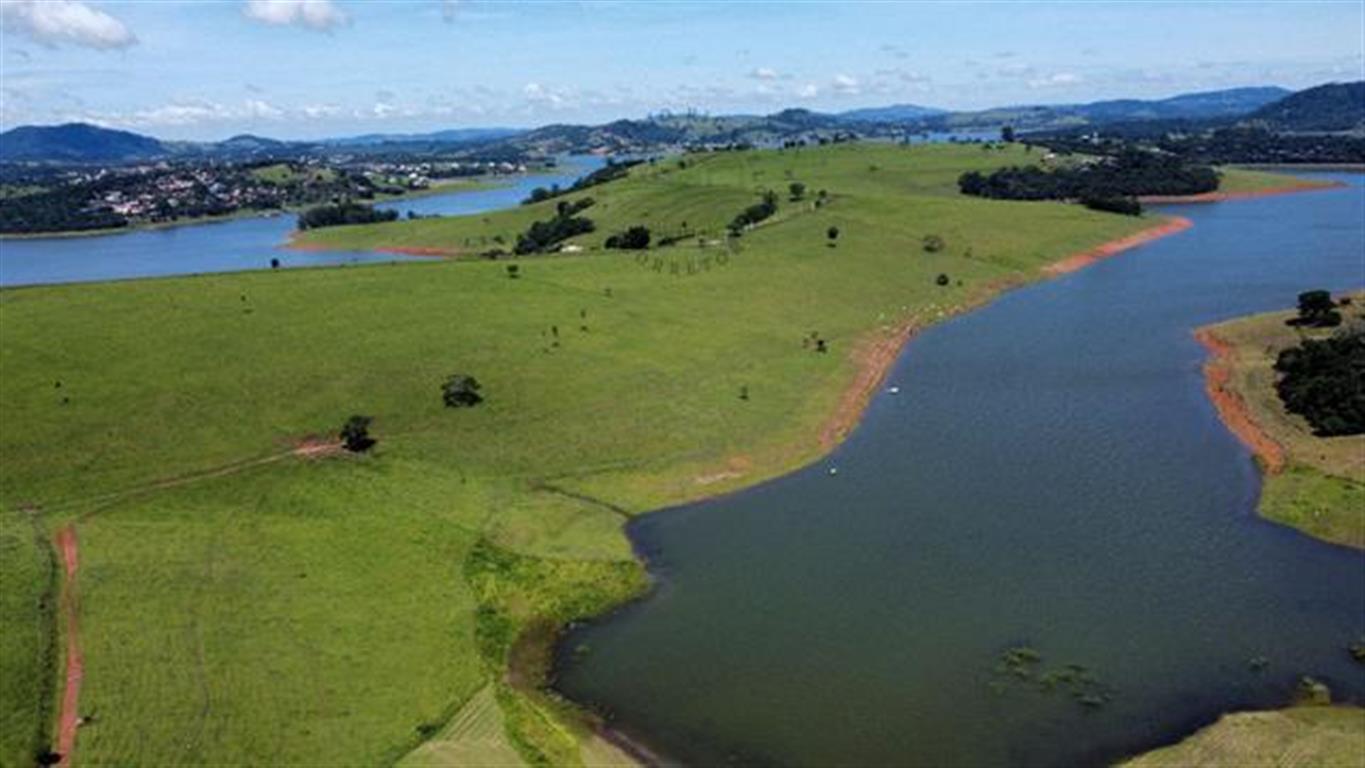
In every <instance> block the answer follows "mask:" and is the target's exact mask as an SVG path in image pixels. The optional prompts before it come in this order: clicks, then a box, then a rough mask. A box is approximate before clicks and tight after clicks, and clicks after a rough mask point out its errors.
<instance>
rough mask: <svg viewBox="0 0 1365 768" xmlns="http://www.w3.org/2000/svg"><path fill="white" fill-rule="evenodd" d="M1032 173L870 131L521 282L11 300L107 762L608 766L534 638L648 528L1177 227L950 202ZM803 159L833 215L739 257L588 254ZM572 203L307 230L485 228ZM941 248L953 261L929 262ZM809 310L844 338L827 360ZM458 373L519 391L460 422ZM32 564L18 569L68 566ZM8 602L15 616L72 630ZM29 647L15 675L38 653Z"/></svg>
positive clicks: (405, 237) (451, 232) (6, 384)
mask: <svg viewBox="0 0 1365 768" xmlns="http://www.w3.org/2000/svg"><path fill="white" fill-rule="evenodd" d="M1028 159H1029V158H1028V156H1027V155H1025V153H1024V152H1023V151H1022V150H1021V149H1018V148H1010V149H1008V150H1006V151H1003V152H1001V151H989V152H986V151H982V150H981V149H979V148H976V147H950V146H939V147H914V148H903V147H895V146H879V145H861V146H860V145H841V146H833V147H826V148H819V149H814V148H812V149H806V150H802V151H800V152H792V151H788V152H776V151H767V152H746V153H721V154H716V155H708V156H703V157H689V158H687V167H686V168H679V167H678V166H677V163H676V161H675V160H669V161H660V162H659V163H658V164H656V165H654V166H643V167H641V168H639V169H637V171H636V172H634V173H632V175H631V176H630V177H629V178H628V179H625V180H622V181H619V182H613V183H612V184H609V185H604V186H602V187H597V188H594V189H592V190H591V191H589V192H588V193H587V194H591V195H592V196H593V197H594V198H596V199H597V200H598V204H597V206H596V207H594V208H592V209H590V210H589V212H588V213H589V215H590V216H592V217H594V218H595V219H598V224H599V230H598V231H597V232H595V233H593V234H591V235H588V236H585V238H583V241H584V243H585V244H586V245H588V246H589V247H590V250H589V251H587V252H586V253H584V254H582V255H579V256H575V257H546V258H537V259H529V258H528V259H522V260H521V261H520V263H521V273H522V276H521V277H520V278H519V279H515V280H514V279H509V278H508V276H507V273H506V271H505V268H504V267H505V265H504V264H499V263H495V262H488V261H482V260H473V261H460V260H450V261H429V262H408V263H403V264H395V265H374V266H365V267H344V268H327V269H311V270H285V271H277V272H254V273H238V274H226V275H216V276H205V277H189V278H171V279H160V280H144V281H133V282H121V283H109V284H97V285H79V286H64V287H41V288H23V289H14V290H5V291H0V328H2V329H3V332H0V370H3V371H4V376H3V377H0V423H3V424H5V429H3V430H0V463H3V466H4V468H5V471H4V472H3V473H0V504H3V505H5V508H6V509H13V510H17V509H19V508H20V507H21V506H25V507H26V505H34V506H35V507H36V508H37V509H39V510H40V513H41V516H40V518H39V524H40V526H45V529H46V532H47V533H48V534H50V532H51V531H52V530H55V527H56V525H57V524H60V523H65V522H69V521H75V522H76V524H77V527H78V530H79V535H80V542H81V549H82V552H81V556H82V561H83V564H82V570H81V576H80V579H81V585H80V590H81V606H82V625H81V626H82V639H83V645H84V649H85V660H86V678H85V682H84V687H83V689H82V702H81V710H82V714H84V715H92V716H93V718H94V719H93V722H91V723H90V724H88V725H86V726H85V727H83V728H82V729H81V731H80V735H79V738H78V741H77V755H76V759H77V761H78V762H89V763H119V764H148V763H166V762H176V763H186V764H188V763H261V762H274V763H284V762H309V763H318V764H336V763H374V762H385V761H391V760H396V759H398V758H399V757H401V756H403V755H405V754H407V753H409V752H411V751H412V750H413V749H415V748H417V747H418V746H419V744H422V743H423V742H424V741H427V740H430V742H429V746H428V747H424V748H423V751H421V752H418V753H416V754H413V755H412V757H413V759H414V760H428V759H429V760H437V761H441V760H442V758H441V757H440V755H442V754H446V755H468V754H487V755H489V756H493V755H498V756H502V757H505V756H506V755H507V754H508V750H513V751H515V753H516V754H517V755H519V756H520V757H521V758H522V759H524V760H530V761H543V760H548V761H550V762H556V763H558V762H568V763H575V762H579V761H588V762H596V761H599V760H606V761H608V762H610V761H611V760H612V759H614V755H613V752H612V751H611V750H610V749H608V748H606V747H604V746H603V745H602V744H601V743H600V742H593V741H591V740H590V739H589V737H588V735H587V733H586V731H585V730H584V729H583V728H582V726H581V725H575V724H574V723H573V722H572V720H571V719H569V718H566V717H564V716H563V715H564V709H563V704H562V703H561V702H557V701H554V700H552V699H551V698H550V697H547V696H544V695H541V694H540V693H539V692H538V691H537V690H536V686H535V680H534V674H531V675H530V676H529V677H526V676H524V675H523V676H522V677H520V678H519V677H518V674H516V673H517V671H518V670H523V671H524V670H527V669H529V670H531V671H532V673H534V670H535V669H537V666H536V664H537V659H542V660H543V656H542V655H538V653H539V652H538V651H537V646H536V645H535V643H534V642H533V643H531V645H529V646H527V645H523V644H522V642H523V641H522V640H521V638H524V637H528V638H530V640H531V641H534V640H536V638H538V637H539V638H541V639H542V641H543V639H544V638H545V636H546V634H547V631H546V627H548V626H550V625H552V624H554V623H556V622H560V621H563V620H565V619H567V618H570V617H572V616H574V615H577V614H579V613H582V612H591V611H594V610H598V609H600V608H601V607H602V606H603V605H606V604H609V603H611V602H613V601H616V600H619V599H621V598H623V597H624V596H627V595H630V594H633V593H634V592H635V591H637V590H638V589H639V588H640V587H641V584H642V582H641V572H640V570H639V567H638V565H637V564H635V562H634V560H633V559H632V557H631V553H630V550H629V547H628V544H627V542H626V540H625V538H624V537H623V536H622V535H621V533H620V525H621V522H622V520H623V518H624V517H625V516H627V515H632V514H636V513H640V512H644V511H647V510H649V509H653V508H657V507H659V506H660V505H663V504H671V503H678V502H682V501H686V500H689V499H695V498H698V497H700V496H703V495H707V494H711V493H716V492H719V491H725V490H730V489H733V488H736V487H739V486H743V485H749V484H752V483H754V482H757V481H759V480H762V479H764V478H768V477H772V476H774V475H777V474H780V473H783V472H786V471H788V470H790V469H793V468H795V467H797V466H799V465H801V464H803V463H805V462H808V461H810V460H812V459H814V458H815V457H817V456H818V455H819V454H820V453H821V451H822V450H823V449H822V447H821V445H820V441H819V439H818V436H819V434H820V432H821V429H822V426H823V425H824V424H825V423H826V421H827V419H828V418H829V416H830V414H831V413H832V412H833V411H834V410H835V408H836V405H837V403H838V402H839V401H840V398H841V395H842V393H843V391H844V389H845V388H846V387H847V386H848V384H849V382H850V381H851V380H852V379H853V376H854V373H855V371H856V367H857V366H856V360H855V358H854V355H853V353H854V351H855V349H857V348H858V347H859V345H860V344H861V343H863V342H864V341H866V340H867V339H869V338H872V337H876V336H878V335H879V334H881V333H884V332H885V331H887V330H889V329H890V328H892V327H893V326H896V325H899V324H901V323H904V322H910V321H914V322H919V323H929V322H932V321H934V320H935V319H937V318H939V317H941V316H942V315H943V314H944V313H945V312H947V311H950V310H952V309H953V308H955V307H959V306H962V305H964V304H965V303H968V302H971V301H975V300H979V299H981V298H982V297H984V296H986V295H988V294H989V293H991V292H992V291H994V290H997V289H998V288H999V287H1000V286H1003V285H1008V284H1014V283H1019V282H1023V281H1027V280H1032V279H1036V278H1037V277H1038V276H1039V274H1040V273H1039V268H1040V267H1041V266H1042V265H1044V264H1046V263H1049V262H1051V261H1054V260H1056V259H1059V258H1061V257H1063V256H1066V255H1068V254H1070V253H1073V252H1075V251H1079V250H1083V249H1086V248H1089V247H1091V246H1094V245H1096V244H1098V243H1100V242H1102V241H1105V240H1108V239H1112V238H1115V237H1121V236H1124V235H1128V234H1131V233H1133V232H1134V231H1136V230H1138V229H1141V228H1143V227H1146V226H1150V225H1151V224H1152V223H1153V222H1152V221H1151V220H1149V219H1133V218H1128V217H1121V216H1114V215H1107V214H1100V213H1095V212H1091V211H1086V210H1084V209H1082V208H1080V207H1079V206H1067V205H1060V204H1052V203H1009V202H993V201H986V200H976V199H965V198H962V197H959V196H957V195H956V193H955V191H954V190H955V188H954V183H955V179H956V177H957V175H958V174H959V173H960V172H962V171H963V170H968V169H972V168H990V167H994V166H996V165H1001V164H1009V163H1017V162H1023V161H1026V160H1028ZM789 181H801V182H803V183H805V184H806V185H807V188H808V190H809V194H812V195H813V194H815V192H816V191H817V190H819V189H822V188H823V189H827V190H828V191H829V193H830V195H831V198H832V202H831V203H830V204H829V205H828V206H826V207H824V208H820V209H818V210H817V209H813V208H812V207H810V206H809V205H808V204H805V203H791V202H787V201H786V200H785V194H783V202H782V203H781V204H780V205H779V212H778V215H777V216H776V217H775V221H774V222H773V223H771V224H765V225H763V226H760V227H758V228H756V229H754V230H753V231H751V232H749V233H747V234H745V236H744V237H743V238H741V239H740V241H739V245H738V248H737V249H736V250H735V251H733V252H731V251H730V250H729V249H723V248H714V247H699V246H697V245H696V244H695V242H693V243H690V244H687V245H682V244H680V245H679V246H677V247H671V248H662V249H653V250H651V251H650V252H648V254H647V255H648V257H649V259H647V260H646V261H645V262H643V263H642V262H641V261H639V260H637V258H636V255H634V254H629V253H614V252H602V251H597V250H592V249H591V247H592V246H595V244H596V243H598V242H600V239H601V238H604V237H605V236H606V235H607V234H609V233H610V232H612V231H614V230H616V229H619V228H624V227H625V226H627V225H629V224H634V223H641V222H642V221H647V222H649V223H650V226H651V227H657V230H656V231H665V230H666V228H667V226H669V222H673V221H675V220H676V221H677V222H678V223H679V225H680V222H681V221H682V220H683V218H684V217H685V218H686V220H687V222H688V225H689V228H693V229H699V230H704V231H719V228H722V227H723V225H724V224H725V223H726V222H728V221H729V220H730V218H731V217H732V216H733V215H734V213H735V212H736V211H737V210H738V209H739V208H741V207H743V206H744V205H748V204H749V203H751V202H753V201H754V200H756V199H757V196H758V194H759V193H760V191H761V190H762V189H764V188H767V187H773V188H775V189H778V191H779V192H780V193H785V188H786V184H787V183H789ZM674 199H676V201H677V205H676V206H674V205H673V203H672V202H671V201H673V200H674ZM552 205H553V204H552V203H551V204H549V205H545V204H541V205H538V206H526V207H523V208H520V209H517V210H513V211H509V212H500V213H491V214H488V215H487V216H482V217H478V216H476V217H467V218H458V219H456V218H446V219H426V220H418V221H413V222H403V223H396V224H388V225H374V226H370V225H367V226H358V227H346V228H337V229H332V230H320V231H317V232H311V233H309V236H308V239H309V241H310V242H315V243H325V244H330V245H339V246H345V247H369V246H378V245H413V246H416V245H421V246H423V247H441V248H447V247H455V248H463V242H464V239H465V238H475V239H476V238H478V237H491V235H492V234H495V233H506V234H508V235H511V236H514V235H515V233H516V232H517V231H520V230H521V229H524V226H525V224H526V223H528V222H529V221H530V220H532V219H534V218H538V217H539V218H544V217H546V216H548V215H549V211H550V210H551V208H550V206H552ZM646 214H648V216H649V218H648V219H646V218H645V217H646ZM659 222H664V223H659ZM830 225H836V226H838V227H840V229H841V231H842V233H843V234H842V236H841V237H840V238H839V240H838V242H837V245H836V246H835V247H829V246H828V245H827V244H826V238H825V230H826V228H827V227H828V226H830ZM927 234H937V235H940V236H942V237H943V238H944V239H945V240H946V242H947V247H946V248H945V249H944V250H943V251H940V252H937V253H932V254H931V253H925V252H924V251H923V248H922V246H921V240H922V238H923V237H924V236H925V235H927ZM722 257H723V258H722ZM708 259H709V260H708ZM656 264H657V268H656ZM675 265H676V268H675ZM675 271H676V274H675ZM940 273H943V274H947V275H949V276H950V284H949V285H948V286H946V287H940V286H938V285H936V282H935V278H936V277H937V275H939V274H940ZM552 329H557V332H558V335H557V336H556V335H555V330H552ZM812 331H816V332H818V333H819V334H820V336H821V337H822V338H824V339H826V340H827V341H828V343H829V347H830V352H829V353H828V354H818V353H816V352H814V351H813V350H811V349H808V348H805V347H803V345H802V339H803V338H804V337H806V336H807V335H808V334H809V333H811V332H812ZM454 372H462V373H470V374H473V375H475V376H477V377H478V379H479V380H480V381H481V382H482V383H483V385H484V390H485V393H486V395H487V398H488V399H487V401H486V402H485V403H484V404H483V405H481V406H479V407H477V408H472V409H460V410H452V409H446V408H443V407H442V406H441V402H440V397H439V386H440V383H441V381H442V379H443V378H444V377H445V376H447V375H448V374H451V373H454ZM58 382H60V387H59V386H57V383H58ZM746 386H747V387H748V391H749V399H747V400H743V399H741V398H740V397H739V391H740V389H741V387H746ZM352 413H363V414H367V415H370V416H373V417H374V424H373V428H372V430H373V433H374V436H375V437H377V438H378V440H379V444H378V445H377V446H376V448H375V450H374V451H373V453H372V455H368V456H364V457H350V456H345V457H329V458H323V459H300V458H296V457H292V456H289V455H288V452H289V449H290V447H291V446H292V445H293V444H295V443H296V442H297V441H298V440H301V439H303V438H305V437H307V436H310V435H329V434H333V433H334V431H335V430H336V429H337V428H338V427H339V425H340V424H341V422H342V421H343V420H344V419H345V418H346V417H347V416H349V415H351V414H352ZM16 520H17V518H16ZM26 524H27V523H26ZM6 525H7V526H9V525H10V524H9V523H6ZM15 525H16V526H17V525H18V523H17V522H16V523H15ZM9 530H10V528H9V527H7V528H6V529H5V531H6V535H7V536H8V531H9ZM15 530H18V528H15ZM21 538H22V537H19V538H16V539H15V540H16V541H18V540H20V539H21ZM6 540H7V541H8V539H6ZM26 541H29V542H30V543H29V546H30V547H31V548H32V549H30V550H29V555H28V556H29V557H31V558H34V562H35V563H38V564H39V565H41V558H42V557H46V556H47V555H45V554H43V553H42V552H41V550H40V549H37V548H33V547H35V546H36V545H35V544H34V543H33V539H32V536H31V535H30V537H29V539H27V540H26ZM490 552H493V553H497V556H496V557H495V558H494V560H493V561H494V565H495V566H496V567H475V566H488V564H489V561H488V553H490ZM480 553H482V554H480ZM3 567H4V568H5V569H7V570H6V572H5V574H6V576H7V578H6V583H7V585H8V583H9V581H10V580H9V578H8V576H9V574H10V569H13V571H14V572H15V573H21V574H28V575H23V576H21V578H24V579H28V581H25V582H22V583H28V584H37V581H35V580H34V579H36V578H37V577H36V576H34V575H33V574H35V573H38V572H39V571H40V570H41V569H39V568H38V567H37V566H24V565H23V564H22V561H20V562H16V563H10V562H6V563H5V564H4V565H3ZM25 568H27V570H24V569H25ZM0 605H3V609H4V611H5V614H6V615H5V617H4V618H5V621H6V626H9V624H10V623H11V622H20V623H28V624H31V625H35V626H43V625H44V623H45V621H46V620H45V619H44V618H43V616H41V615H40V614H39V613H38V612H37V610H36V605H37V604H36V603H34V602H32V601H20V600H15V601H12V602H11V601H8V599H7V601H6V602H4V603H3V604H0ZM25 606H28V607H29V609H28V610H25ZM490 620H492V621H494V625H496V627H497V628H498V632H497V633H495V638H496V640H497V642H488V639H489V637H490V635H489V634H488V629H489V626H490V624H489V621H490ZM49 626H50V625H49ZM540 647H541V648H542V649H543V642H542V644H541V646H540ZM0 649H2V650H3V654H4V655H3V657H2V658H0V664H3V665H4V668H5V669H10V668H19V667H21V666H23V665H25V664H28V663H29V662H28V661H27V660H28V659H30V658H32V657H33V651H32V649H31V644H30V645H23V644H22V643H20V642H17V641H16V642H11V641H10V638H9V637H8V636H7V637H6V640H5V642H4V644H3V645H0ZM507 668H510V669H511V670H512V672H513V673H514V674H512V675H511V677H509V676H508V675H507V673H506V669H507ZM47 684H48V685H52V683H50V682H49V683H47ZM6 685H7V686H8V685H9V682H8V680H7V682H6ZM25 685H28V684H25ZM34 685H36V683H35V684H34ZM5 690H6V700H5V708H4V710H3V712H4V717H5V718H6V725H7V728H6V738H7V739H8V738H9V730H10V729H9V728H8V726H9V724H10V722H14V723H16V727H18V728H20V729H21V730H22V729H23V727H24V724H25V722H26V723H27V728H28V729H29V732H33V733H36V732H38V731H39V730H40V729H41V728H42V725H43V724H42V722H41V720H42V718H44V717H47V716H48V715H46V714H43V713H40V712H38V711H36V710H32V711H30V710H26V709H22V708H19V707H13V708H11V706H10V701H11V700H12V699H11V696H10V693H9V690H8V688H6V689H5ZM23 690H37V688H35V687H33V686H29V687H28V688H24V689H23ZM490 691H491V694H492V697H493V699H494V701H495V703H496V704H497V707H498V709H499V712H498V713H496V714H497V715H498V717H500V718H501V723H502V724H501V727H500V728H499V727H497V726H496V725H490V723H494V724H495V723H496V722H497V721H498V717H493V716H492V715H490V714H489V713H488V711H487V697H488V695H489V694H488V692H490ZM21 695H22V692H21ZM476 697H483V698H476ZM471 702H473V703H471ZM466 706H472V707H474V709H473V710H470V711H469V712H465V713H464V715H467V716H468V717H469V718H472V719H473V720H474V721H475V723H476V724H481V725H478V727H473V726H469V727H465V725H466V724H467V721H466V720H462V719H461V717H462V714H461V713H462V708H463V707H466ZM25 713H27V714H25ZM490 718H491V719H490ZM498 730H501V732H502V734H503V737H504V738H505V740H506V741H505V742H502V743H498V742H497V741H496V739H495V740H494V741H493V742H489V741H488V739H487V736H488V733H490V732H495V731H498ZM471 734H472V735H471ZM466 736H467V738H466ZM476 742H477V743H476ZM16 744H17V742H16ZM471 745H472V746H471ZM4 746H5V749H6V750H9V749H10V742H9V741H5V742H4ZM15 748H16V749H17V748H18V747H15ZM468 749H473V750H474V752H469V751H467V750H468ZM479 750H487V752H480V751H479Z"/></svg>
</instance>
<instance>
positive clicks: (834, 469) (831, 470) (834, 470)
mask: <svg viewBox="0 0 1365 768" xmlns="http://www.w3.org/2000/svg"><path fill="white" fill-rule="evenodd" d="M829 473H830V474H831V475H837V474H839V468H838V467H830V468H829Z"/></svg>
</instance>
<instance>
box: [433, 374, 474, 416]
mask: <svg viewBox="0 0 1365 768" xmlns="http://www.w3.org/2000/svg"><path fill="white" fill-rule="evenodd" d="M480 389H482V387H481V386H480V385H479V381H478V379H475V378H474V377H473V376H466V375H465V374H462V373H454V374H451V375H450V378H448V379H446V380H445V383H444V384H442V385H441V402H443V403H445V405H446V407H447V408H470V407H473V406H476V405H478V404H479V403H482V402H483V395H480V394H479V390H480Z"/></svg>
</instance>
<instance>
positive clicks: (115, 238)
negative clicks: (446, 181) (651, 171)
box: [0, 156, 604, 286]
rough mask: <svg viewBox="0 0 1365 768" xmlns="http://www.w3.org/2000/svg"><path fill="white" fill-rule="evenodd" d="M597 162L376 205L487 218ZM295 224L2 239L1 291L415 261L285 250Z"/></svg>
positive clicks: (570, 161) (238, 222) (253, 221)
mask: <svg viewBox="0 0 1365 768" xmlns="http://www.w3.org/2000/svg"><path fill="white" fill-rule="evenodd" d="M603 162H604V161H603V160H602V158H599V157H592V156H581V157H580V156H575V157H570V158H566V159H565V161H564V162H563V163H562V164H561V166H560V168H559V169H558V170H557V172H556V173H554V174H536V175H526V176H516V177H511V178H508V179H504V180H503V182H502V183H500V184H498V186H495V187H490V188H486V189H475V190H467V191H456V192H449V193H445V194H437V195H429V196H426V197H417V198H413V199H410V200H394V201H390V202H386V203H380V204H378V205H376V206H375V207H376V208H382V209H392V210H396V211H398V212H399V214H400V215H401V216H406V215H407V212H408V211H413V212H415V213H418V214H420V215H423V216H429V215H458V214H471V213H483V212H485V211H493V210H498V209H500V208H510V207H513V206H516V205H518V204H519V203H520V202H521V201H522V200H523V199H525V198H526V196H527V195H529V194H530V192H531V190H532V189H533V188H535V187H541V186H549V185H551V184H559V185H560V186H567V185H569V184H572V183H573V181H574V180H575V179H576V178H578V177H579V176H582V175H583V174H585V173H588V172H589V171H592V170H594V169H596V168H598V167H601V165H602V163H603ZM294 221H295V217H294V215H293V214H284V215H280V216H274V217H254V218H241V219H231V220H227V221H217V222H211V223H205V224H187V225H184V226H176V227H167V228H164V229H143V230H133V231H129V232H120V233H117V234H110V235H92V236H88V237H50V238H26V239H13V240H0V286H15V285H34V284H41V283H74V282H89V281H95V280H118V279H126V278H135V277H159V276H165V275H187V274H197V273H204V272H233V271H238V270H244V269H268V268H269V267H270V260H271V259H279V260H280V263H281V265H282V266H284V267H311V266H322V265H328V264H359V263H364V262H373V261H404V260H407V259H410V258H412V257H407V256H402V255H398V254H392V253H378V252H374V251H298V250H290V249H286V248H283V247H282V246H283V245H284V244H285V242H286V241H287V240H288V239H289V235H290V234H291V233H292V232H293V231H294Z"/></svg>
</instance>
